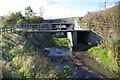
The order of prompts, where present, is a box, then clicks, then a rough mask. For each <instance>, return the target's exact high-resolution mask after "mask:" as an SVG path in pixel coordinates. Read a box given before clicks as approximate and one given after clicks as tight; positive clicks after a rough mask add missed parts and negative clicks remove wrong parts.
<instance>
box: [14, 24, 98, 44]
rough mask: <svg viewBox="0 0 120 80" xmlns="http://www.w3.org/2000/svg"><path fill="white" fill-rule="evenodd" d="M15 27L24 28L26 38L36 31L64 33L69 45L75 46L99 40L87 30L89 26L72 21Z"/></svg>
mask: <svg viewBox="0 0 120 80" xmlns="http://www.w3.org/2000/svg"><path fill="white" fill-rule="evenodd" d="M82 28H86V29H82ZM16 29H22V30H24V31H25V32H26V36H27V37H28V38H31V37H32V36H33V34H36V33H55V34H66V35H67V38H68V39H69V40H70V44H71V46H75V45H76V44H77V43H92V44H95V43H97V42H99V41H100V37H98V36H97V35H96V34H95V33H93V32H92V31H91V30H89V29H90V27H89V26H85V27H80V26H76V24H74V23H38V24H24V26H23V27H17V28H16ZM93 38H94V39H93Z"/></svg>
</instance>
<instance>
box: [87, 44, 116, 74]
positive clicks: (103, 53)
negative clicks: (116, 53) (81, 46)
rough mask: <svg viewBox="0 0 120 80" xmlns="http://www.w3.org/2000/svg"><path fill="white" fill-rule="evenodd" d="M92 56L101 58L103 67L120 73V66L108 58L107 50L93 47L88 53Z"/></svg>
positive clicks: (111, 58)
mask: <svg viewBox="0 0 120 80" xmlns="http://www.w3.org/2000/svg"><path fill="white" fill-rule="evenodd" d="M87 52H88V53H89V54H90V55H93V56H97V57H99V58H100V60H99V61H100V63H99V64H101V65H102V66H103V67H105V68H107V69H108V70H110V71H111V72H114V73H118V64H117V62H116V61H115V60H114V58H113V57H110V56H108V51H107V49H101V48H99V47H98V46H95V47H92V48H90V49H89V50H88V51H87Z"/></svg>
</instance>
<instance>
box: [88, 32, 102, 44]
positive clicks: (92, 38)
mask: <svg viewBox="0 0 120 80" xmlns="http://www.w3.org/2000/svg"><path fill="white" fill-rule="evenodd" d="M101 40H102V38H101V37H100V36H99V35H98V34H96V33H95V32H93V31H91V32H90V33H89V36H88V42H89V43H92V44H96V43H98V42H100V41H101Z"/></svg>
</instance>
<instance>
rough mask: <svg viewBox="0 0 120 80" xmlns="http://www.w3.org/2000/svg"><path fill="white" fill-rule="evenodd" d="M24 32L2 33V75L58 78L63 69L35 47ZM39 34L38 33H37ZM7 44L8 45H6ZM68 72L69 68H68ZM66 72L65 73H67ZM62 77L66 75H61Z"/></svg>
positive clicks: (5, 76) (9, 76)
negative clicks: (19, 33) (24, 36)
mask: <svg viewBox="0 0 120 80" xmlns="http://www.w3.org/2000/svg"><path fill="white" fill-rule="evenodd" d="M23 35H24V34H21V35H18V34H15V33H12V34H3V37H2V39H3V41H2V44H1V46H2V47H3V48H2V50H3V60H2V63H3V66H2V68H3V77H4V78H59V77H61V75H63V73H61V72H63V70H62V69H60V68H58V67H56V66H54V65H52V64H51V62H50V61H49V60H48V59H47V58H46V57H45V56H44V54H42V52H40V49H38V48H36V47H35V45H34V44H33V41H32V39H29V40H26V39H25V38H23V37H22V36H23ZM39 36H40V35H39ZM8 45H9V46H8ZM68 72H69V70H68ZM68 72H67V73H68ZM67 73H66V72H65V74H67ZM63 77H64V78H66V77H67V75H65V76H64V75H63ZM61 78H62V77H61Z"/></svg>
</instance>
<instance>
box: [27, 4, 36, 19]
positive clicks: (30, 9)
mask: <svg viewBox="0 0 120 80" xmlns="http://www.w3.org/2000/svg"><path fill="white" fill-rule="evenodd" d="M25 15H26V17H27V18H29V17H31V16H34V15H35V12H33V9H32V8H31V7H30V6H27V7H26V8H25Z"/></svg>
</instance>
